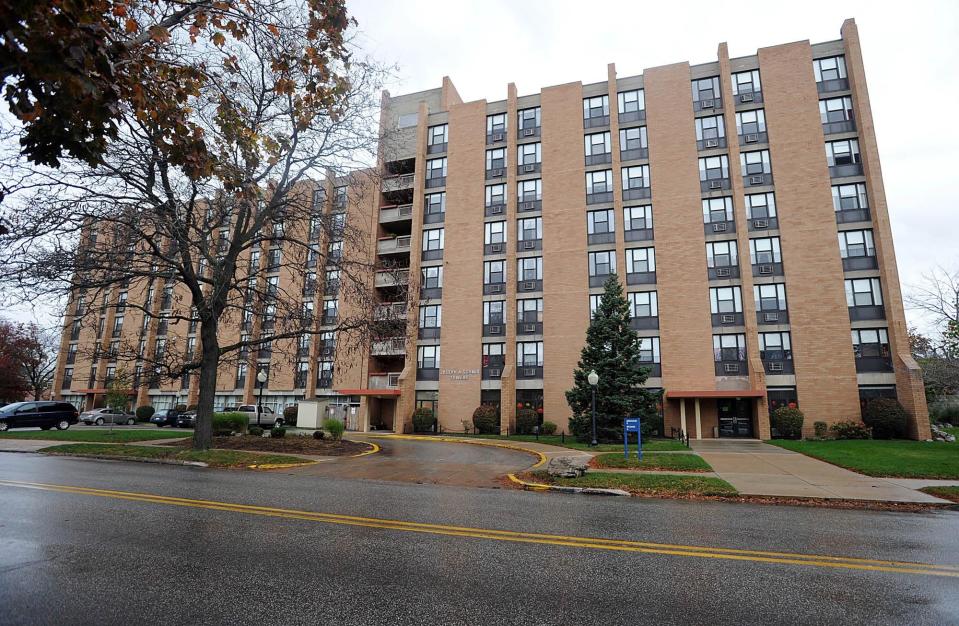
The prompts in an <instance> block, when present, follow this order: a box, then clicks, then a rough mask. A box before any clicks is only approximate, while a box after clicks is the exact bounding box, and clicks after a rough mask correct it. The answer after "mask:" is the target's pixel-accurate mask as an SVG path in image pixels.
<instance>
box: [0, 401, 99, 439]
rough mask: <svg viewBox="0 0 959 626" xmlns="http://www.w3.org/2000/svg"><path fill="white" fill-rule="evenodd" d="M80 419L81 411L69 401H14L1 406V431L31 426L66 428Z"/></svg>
mask: <svg viewBox="0 0 959 626" xmlns="http://www.w3.org/2000/svg"><path fill="white" fill-rule="evenodd" d="M79 421H80V412H79V411H77V409H76V407H74V406H73V405H72V404H70V403H69V402H51V401H39V402H14V403H13V404H8V405H6V406H4V407H0V432H4V431H6V430H10V429H11V428H31V427H40V428H42V429H43V430H50V429H51V428H56V429H57V430H66V429H68V428H70V426H71V425H73V424H76V423H77V422H79Z"/></svg>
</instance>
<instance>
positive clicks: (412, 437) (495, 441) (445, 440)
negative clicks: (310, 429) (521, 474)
mask: <svg viewBox="0 0 959 626" xmlns="http://www.w3.org/2000/svg"><path fill="white" fill-rule="evenodd" d="M367 436H368V437H379V438H380V439H409V440H411V441H439V442H441V443H466V444H471V445H474V446H489V447H492V448H503V449H504V450H516V451H518V452H525V453H526V454H532V455H533V456H535V457H538V459H539V460H538V461H536V463H534V464H533V465H532V466H531V467H530V469H535V468H537V467H540V466H541V465H544V464H545V463H546V455H545V454H543V453H542V452H539V451H538V450H531V449H529V448H523V447H521V446H514V445H507V444H505V443H503V441H502V440H500V439H493V440H489V439H486V440H476V441H474V440H471V439H463V438H462V437H443V436H442V435H440V436H434V435H426V436H424V435H367Z"/></svg>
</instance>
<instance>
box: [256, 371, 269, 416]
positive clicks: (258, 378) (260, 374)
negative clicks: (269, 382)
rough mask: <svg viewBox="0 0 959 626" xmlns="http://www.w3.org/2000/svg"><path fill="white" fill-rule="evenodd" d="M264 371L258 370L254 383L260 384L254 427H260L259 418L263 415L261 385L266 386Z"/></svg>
mask: <svg viewBox="0 0 959 626" xmlns="http://www.w3.org/2000/svg"><path fill="white" fill-rule="evenodd" d="M266 378H267V376H266V370H260V371H259V372H258V373H257V375H256V381H257V382H258V383H260V396H259V398H257V401H256V425H257V426H259V425H260V416H261V415H263V385H265V384H266Z"/></svg>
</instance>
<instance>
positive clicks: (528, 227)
mask: <svg viewBox="0 0 959 626" xmlns="http://www.w3.org/2000/svg"><path fill="white" fill-rule="evenodd" d="M516 231H517V238H518V239H519V240H520V241H533V240H537V239H542V238H543V218H541V217H526V218H523V219H521V220H518V221H517V224H516Z"/></svg>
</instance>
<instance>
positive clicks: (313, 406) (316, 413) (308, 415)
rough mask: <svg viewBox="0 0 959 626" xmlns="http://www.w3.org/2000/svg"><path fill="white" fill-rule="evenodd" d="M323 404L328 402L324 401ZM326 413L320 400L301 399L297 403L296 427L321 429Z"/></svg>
mask: <svg viewBox="0 0 959 626" xmlns="http://www.w3.org/2000/svg"><path fill="white" fill-rule="evenodd" d="M322 404H326V403H325V402H323V403H322ZM325 418H326V415H324V413H323V408H322V406H321V403H320V402H317V401H316V400H300V401H299V402H297V404H296V427H297V428H308V429H309V428H312V429H313V430H319V429H320V426H321V425H322V423H323V420H324V419H325Z"/></svg>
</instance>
